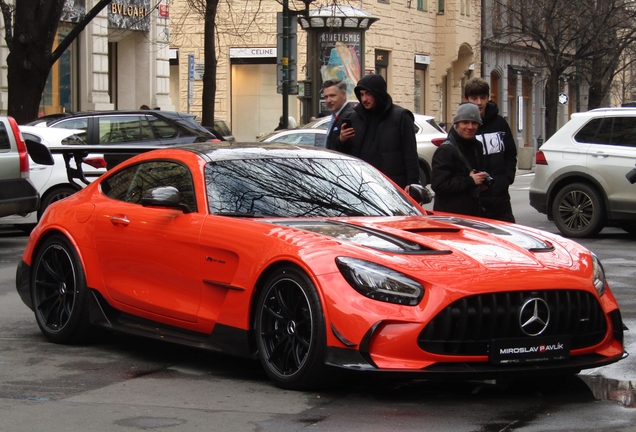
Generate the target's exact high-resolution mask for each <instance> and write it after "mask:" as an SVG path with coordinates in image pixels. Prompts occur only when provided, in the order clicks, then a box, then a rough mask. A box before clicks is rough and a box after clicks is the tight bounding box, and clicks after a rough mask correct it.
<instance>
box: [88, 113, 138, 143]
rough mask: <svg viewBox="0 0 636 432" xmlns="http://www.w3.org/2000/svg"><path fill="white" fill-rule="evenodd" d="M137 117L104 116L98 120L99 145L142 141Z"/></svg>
mask: <svg viewBox="0 0 636 432" xmlns="http://www.w3.org/2000/svg"><path fill="white" fill-rule="evenodd" d="M140 120H141V119H140V117H139V116H104V117H99V118H98V120H97V121H98V123H99V143H100V144H118V143H127V142H132V141H141V140H143V133H142V127H141V121H140Z"/></svg>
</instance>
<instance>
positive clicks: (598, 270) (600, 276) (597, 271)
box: [592, 254, 606, 296]
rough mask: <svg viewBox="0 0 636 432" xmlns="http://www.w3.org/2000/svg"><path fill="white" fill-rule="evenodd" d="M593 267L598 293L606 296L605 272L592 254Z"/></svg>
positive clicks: (595, 286)
mask: <svg viewBox="0 0 636 432" xmlns="http://www.w3.org/2000/svg"><path fill="white" fill-rule="evenodd" d="M592 265H593V274H592V277H593V278H594V288H596V292H597V293H598V295H599V296H602V295H603V294H605V283H606V280H605V270H604V269H603V265H602V264H601V261H600V260H599V259H598V257H597V256H596V255H594V254H592Z"/></svg>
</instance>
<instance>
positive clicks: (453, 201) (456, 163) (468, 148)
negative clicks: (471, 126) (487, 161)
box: [431, 126, 483, 216]
mask: <svg viewBox="0 0 636 432" xmlns="http://www.w3.org/2000/svg"><path fill="white" fill-rule="evenodd" d="M451 141H452V143H451ZM460 151H461V152H462V154H463V155H464V157H465V158H466V160H467V161H468V165H470V168H472V169H475V170H477V171H481V170H482V166H483V154H482V153H483V152H482V146H481V144H480V142H479V141H477V140H476V139H472V140H466V139H464V138H462V137H461V135H459V133H458V132H457V130H456V129H455V126H453V127H451V129H450V131H449V132H448V139H447V140H446V141H444V143H443V144H442V145H440V146H439V147H438V148H437V149H436V150H435V153H434V154H433V161H432V165H433V175H432V180H431V188H432V189H433V191H434V192H435V201H434V203H433V210H435V211H442V212H449V213H459V214H465V215H470V216H479V215H480V206H479V186H478V185H476V184H475V181H474V180H473V179H472V177H471V176H470V171H471V170H470V169H469V167H468V166H466V164H465V163H464V162H463V161H462V159H461V157H460V154H459V152H460Z"/></svg>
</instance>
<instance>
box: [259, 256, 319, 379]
mask: <svg viewBox="0 0 636 432" xmlns="http://www.w3.org/2000/svg"><path fill="white" fill-rule="evenodd" d="M255 329H256V342H257V345H258V353H259V358H260V360H261V363H262V365H263V367H264V368H265V371H266V372H267V374H268V375H269V377H270V378H271V379H272V381H274V383H275V384H276V385H277V386H278V387H281V388H285V389H293V390H304V389H309V388H314V387H316V386H319V385H321V384H324V375H325V372H326V369H327V367H326V366H325V364H324V360H325V359H324V357H325V355H324V353H325V344H326V338H325V323H324V317H323V313H322V308H321V306H320V301H319V299H318V295H317V293H316V289H315V287H314V285H313V283H312V282H311V280H310V279H309V278H308V277H307V275H305V274H304V273H302V272H301V271H299V270H297V269H296V268H294V267H292V266H285V267H282V268H280V269H278V270H277V271H276V272H275V273H274V274H273V275H271V276H270V277H269V279H268V280H267V282H266V283H265V286H264V288H263V290H262V291H261V294H260V297H259V300H258V305H257V311H256V323H255Z"/></svg>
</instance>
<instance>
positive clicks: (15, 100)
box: [7, 0, 64, 124]
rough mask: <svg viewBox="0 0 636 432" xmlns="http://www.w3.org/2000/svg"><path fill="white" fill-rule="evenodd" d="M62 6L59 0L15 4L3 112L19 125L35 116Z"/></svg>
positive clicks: (25, 0)
mask: <svg viewBox="0 0 636 432" xmlns="http://www.w3.org/2000/svg"><path fill="white" fill-rule="evenodd" d="M63 4H64V2H63V0H62V1H60V0H49V1H45V2H42V1H38V0H20V1H18V2H16V8H15V21H14V28H13V38H12V43H11V45H10V46H9V50H10V52H9V55H8V56H7V69H8V72H7V85H8V87H9V101H8V107H7V108H8V113H9V115H10V116H12V117H14V118H15V119H16V121H17V122H18V123H20V124H22V123H26V122H28V121H30V120H33V119H34V118H36V117H37V116H38V109H39V106H40V100H41V98H42V92H43V91H44V86H45V84H46V79H47V78H48V76H49V72H50V70H51V51H52V46H53V40H54V38H55V34H56V31H57V25H58V23H59V20H60V17H61V15H62V5H63ZM51 20H53V22H52V21H51Z"/></svg>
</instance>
